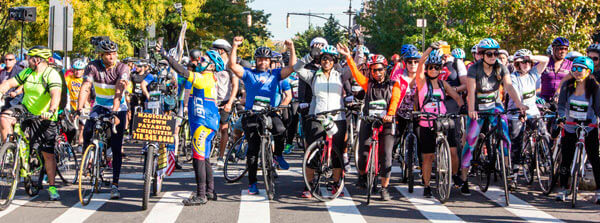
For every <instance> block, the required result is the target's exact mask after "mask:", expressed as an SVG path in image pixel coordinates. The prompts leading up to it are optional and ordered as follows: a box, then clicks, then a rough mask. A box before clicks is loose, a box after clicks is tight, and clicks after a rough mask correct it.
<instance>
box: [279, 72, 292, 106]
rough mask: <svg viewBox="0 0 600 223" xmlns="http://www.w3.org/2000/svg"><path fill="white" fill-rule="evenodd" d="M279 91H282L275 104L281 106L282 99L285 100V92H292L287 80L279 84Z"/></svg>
mask: <svg viewBox="0 0 600 223" xmlns="http://www.w3.org/2000/svg"><path fill="white" fill-rule="evenodd" d="M279 90H280V91H279V92H278V94H277V98H276V99H275V104H276V105H277V106H279V105H280V104H281V99H283V95H284V92H285V91H289V90H292V86H291V85H290V82H289V81H288V79H287V78H286V79H284V80H282V81H280V82H279Z"/></svg>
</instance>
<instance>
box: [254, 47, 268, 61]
mask: <svg viewBox="0 0 600 223" xmlns="http://www.w3.org/2000/svg"><path fill="white" fill-rule="evenodd" d="M271 55H272V52H271V48H269V47H265V46H262V47H259V48H258V49H256V51H254V58H255V59H256V58H271V57H272V56H271Z"/></svg>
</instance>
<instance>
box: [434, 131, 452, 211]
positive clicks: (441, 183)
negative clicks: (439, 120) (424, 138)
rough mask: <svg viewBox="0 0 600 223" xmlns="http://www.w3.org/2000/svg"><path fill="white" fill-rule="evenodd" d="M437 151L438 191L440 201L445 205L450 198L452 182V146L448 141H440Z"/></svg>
mask: <svg viewBox="0 0 600 223" xmlns="http://www.w3.org/2000/svg"><path fill="white" fill-rule="evenodd" d="M436 148H437V151H436V156H435V157H436V160H435V163H436V166H437V174H436V176H435V177H436V180H437V189H438V195H439V200H440V202H441V203H444V202H446V201H447V200H448V198H449V197H450V190H451V183H450V182H451V181H452V160H451V157H450V146H449V145H448V141H446V139H443V140H439V141H438V145H437V147H436Z"/></svg>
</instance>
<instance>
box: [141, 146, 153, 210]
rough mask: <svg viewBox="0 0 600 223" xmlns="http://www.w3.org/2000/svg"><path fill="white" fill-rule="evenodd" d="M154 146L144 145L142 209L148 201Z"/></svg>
mask: <svg viewBox="0 0 600 223" xmlns="http://www.w3.org/2000/svg"><path fill="white" fill-rule="evenodd" d="M153 161H154V146H152V145H146V153H145V154H144V176H143V177H144V188H143V196H142V210H146V209H148V202H149V201H150V192H151V190H152V188H151V187H152V177H153V169H154V165H156V164H155V163H154V162H153Z"/></svg>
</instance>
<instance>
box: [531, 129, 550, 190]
mask: <svg viewBox="0 0 600 223" xmlns="http://www.w3.org/2000/svg"><path fill="white" fill-rule="evenodd" d="M535 155H536V158H535V167H536V173H537V178H538V183H539V185H540V189H541V190H542V192H543V193H544V194H546V193H547V192H550V187H551V186H550V184H551V183H552V175H554V174H553V172H552V166H553V165H552V153H551V151H550V148H549V147H548V139H547V138H545V137H541V140H540V141H538V144H537V146H536V152H535Z"/></svg>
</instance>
